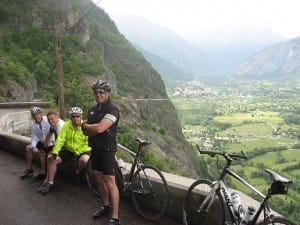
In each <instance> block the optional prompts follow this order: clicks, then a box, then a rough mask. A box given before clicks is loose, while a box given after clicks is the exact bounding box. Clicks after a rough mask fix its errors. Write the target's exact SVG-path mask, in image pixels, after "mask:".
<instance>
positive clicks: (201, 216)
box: [183, 180, 225, 225]
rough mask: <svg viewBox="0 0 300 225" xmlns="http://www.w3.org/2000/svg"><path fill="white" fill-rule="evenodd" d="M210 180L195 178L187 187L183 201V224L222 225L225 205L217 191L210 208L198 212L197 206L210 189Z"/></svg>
mask: <svg viewBox="0 0 300 225" xmlns="http://www.w3.org/2000/svg"><path fill="white" fill-rule="evenodd" d="M211 184H212V182H211V181H209V180H197V181H195V182H194V183H193V184H192V185H191V186H190V187H189V189H188V191H187V194H186V196H185V198H184V201H183V223H184V224H185V225H208V224H209V225H222V224H224V221H225V208H224V207H225V206H224V202H223V200H222V196H221V194H220V192H219V191H217V192H216V193H215V197H214V198H215V199H214V202H213V204H212V205H211V207H210V208H207V207H206V208H204V209H203V211H200V212H199V207H200V205H201V204H202V202H203V200H204V199H205V197H206V196H207V195H208V193H209V192H210V191H211Z"/></svg>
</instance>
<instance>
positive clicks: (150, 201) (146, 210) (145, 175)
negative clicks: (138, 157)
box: [131, 166, 169, 220]
mask: <svg viewBox="0 0 300 225" xmlns="http://www.w3.org/2000/svg"><path fill="white" fill-rule="evenodd" d="M131 196H132V200H133V203H134V205H135V207H136V209H137V211H138V213H139V214H140V215H141V216H142V217H144V218H146V219H148V220H158V219H159V218H161V217H162V215H163V214H164V212H165V211H166V209H167V207H168V203H169V193H168V188H167V184H166V181H165V179H164V177H163V176H162V174H161V173H160V172H159V171H158V170H157V169H155V168H154V167H151V166H143V167H142V169H140V170H138V171H136V173H135V175H134V177H133V181H132V188H131Z"/></svg>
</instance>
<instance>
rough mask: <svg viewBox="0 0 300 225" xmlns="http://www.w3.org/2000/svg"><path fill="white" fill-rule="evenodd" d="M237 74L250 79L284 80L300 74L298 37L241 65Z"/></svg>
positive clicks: (259, 53) (261, 52)
mask: <svg viewBox="0 0 300 225" xmlns="http://www.w3.org/2000/svg"><path fill="white" fill-rule="evenodd" d="M237 74H238V75H239V76H242V77H250V78H280V77H281V78H284V77H285V78H286V77H291V76H297V74H300V37H298V38H294V39H291V40H287V41H283V42H280V43H278V44H275V45H273V46H271V47H269V48H266V49H264V50H262V51H260V52H258V53H257V54H255V55H254V56H252V57H250V58H249V59H248V60H246V61H245V62H243V64H241V66H240V68H239V70H238V71H237Z"/></svg>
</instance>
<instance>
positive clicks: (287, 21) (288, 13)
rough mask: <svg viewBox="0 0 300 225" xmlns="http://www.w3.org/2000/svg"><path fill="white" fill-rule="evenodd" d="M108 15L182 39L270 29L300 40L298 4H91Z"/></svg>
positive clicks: (195, 0)
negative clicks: (131, 18) (135, 18)
mask: <svg viewBox="0 0 300 225" xmlns="http://www.w3.org/2000/svg"><path fill="white" fill-rule="evenodd" d="M93 1H94V2H96V3H99V5H100V7H102V8H104V9H105V11H106V12H107V13H108V14H111V13H112V14H138V15H141V16H144V17H145V18H147V19H148V20H150V21H151V22H154V23H157V24H160V25H162V26H164V27H167V28H169V29H170V30H172V31H174V32H176V33H178V34H181V35H183V36H189V35H195V34H199V33H200V34H205V33H207V32H210V31H212V30H216V29H232V28H234V29H236V28H240V27H241V28H245V27H246V28H249V29H261V28H269V29H270V30H271V31H273V32H275V33H279V34H280V35H282V36H283V37H285V38H294V37H296V36H300V24H299V22H300V13H299V9H300V0H181V1H179V0H93Z"/></svg>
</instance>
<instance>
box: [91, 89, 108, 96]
mask: <svg viewBox="0 0 300 225" xmlns="http://www.w3.org/2000/svg"><path fill="white" fill-rule="evenodd" d="M105 93H106V91H105V90H95V91H94V95H97V94H100V95H103V94H105Z"/></svg>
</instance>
